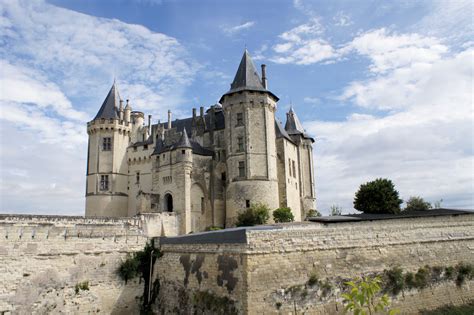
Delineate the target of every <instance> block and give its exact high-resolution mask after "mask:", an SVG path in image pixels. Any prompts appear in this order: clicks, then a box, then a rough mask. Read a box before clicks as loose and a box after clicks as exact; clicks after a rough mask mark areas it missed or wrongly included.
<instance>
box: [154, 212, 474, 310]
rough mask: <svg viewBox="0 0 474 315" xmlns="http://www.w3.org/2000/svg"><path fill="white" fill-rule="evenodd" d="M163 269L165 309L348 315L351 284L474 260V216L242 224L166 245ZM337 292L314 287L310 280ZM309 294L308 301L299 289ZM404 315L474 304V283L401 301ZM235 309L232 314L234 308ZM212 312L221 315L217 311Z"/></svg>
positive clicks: (444, 286) (159, 274)
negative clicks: (388, 272)
mask: <svg viewBox="0 0 474 315" xmlns="http://www.w3.org/2000/svg"><path fill="white" fill-rule="evenodd" d="M161 249H162V251H163V252H164V256H163V257H162V259H161V260H159V261H158V262H157V264H156V265H155V275H154V276H155V278H158V279H160V282H161V283H162V285H163V286H166V290H161V291H160V297H159V299H158V300H157V301H156V303H155V311H156V312H158V311H160V312H161V311H164V312H165V313H174V312H175V311H176V310H177V309H179V306H184V305H187V306H186V307H187V308H188V310H191V309H192V308H193V304H194V310H195V309H196V308H198V309H201V310H202V309H205V306H202V305H196V301H198V300H199V299H196V297H199V296H202V294H203V293H205V294H207V295H206V296H207V300H206V301H208V302H209V301H211V304H209V303H208V304H207V305H212V307H215V308H216V309H217V308H218V307H222V305H221V304H224V303H225V304H227V305H232V306H234V307H235V308H236V310H237V311H238V312H239V313H247V314H263V313H265V314H272V313H275V314H276V313H282V314H288V313H290V312H294V311H295V309H296V311H297V312H305V313H306V314H338V313H341V311H342V303H341V297H340V294H341V288H342V283H343V282H344V281H347V280H348V279H352V278H354V277H357V276H361V275H373V274H374V273H381V272H383V271H384V269H390V268H393V267H396V266H399V267H401V268H403V269H404V270H406V271H411V272H416V271H417V270H418V269H419V268H420V267H423V266H425V265H429V266H441V267H449V266H456V265H457V264H458V263H460V262H466V263H472V262H473V261H474V214H462V215H444V216H427V217H411V218H400V219H391V220H373V221H362V222H338V223H323V222H308V223H300V224H283V225H274V226H270V227H257V228H240V229H229V230H224V231H217V232H210V233H201V234H195V235H189V236H180V237H175V238H168V239H162V240H161ZM311 274H315V275H317V277H318V279H320V280H321V281H322V282H327V283H329V284H330V287H331V289H330V290H328V291H329V292H326V293H325V294H322V288H318V287H316V289H306V287H305V284H306V283H307V282H308V280H309V278H310V275H311ZM298 287H299V288H304V290H307V291H306V292H305V295H304V296H303V294H301V293H299V298H295V297H296V296H297V294H296V293H294V292H293V293H289V292H292V290H294V289H295V288H298ZM393 299H394V300H393V305H394V306H395V307H397V308H399V309H400V310H401V311H402V314H416V313H417V311H418V310H420V309H430V308H435V307H438V306H440V305H444V304H449V303H453V304H461V303H466V302H467V301H469V300H472V299H474V281H473V280H470V281H467V283H465V284H464V285H463V286H461V287H459V286H456V285H455V284H454V282H453V281H442V282H438V283H435V284H432V285H430V286H429V287H427V288H425V289H421V290H411V291H407V292H404V294H403V295H401V294H400V295H398V296H395V297H393ZM227 311H229V309H227ZM208 313H212V310H210V311H209V312H208Z"/></svg>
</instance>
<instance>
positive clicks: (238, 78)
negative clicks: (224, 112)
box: [219, 49, 278, 102]
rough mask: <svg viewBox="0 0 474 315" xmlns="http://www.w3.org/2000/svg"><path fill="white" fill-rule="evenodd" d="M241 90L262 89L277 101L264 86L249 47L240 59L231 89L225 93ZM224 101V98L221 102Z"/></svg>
mask: <svg viewBox="0 0 474 315" xmlns="http://www.w3.org/2000/svg"><path fill="white" fill-rule="evenodd" d="M240 91H262V92H267V93H269V94H271V95H272V96H273V97H274V98H275V99H276V100H277V101H278V97H276V96H275V95H274V94H273V93H272V92H270V91H268V90H267V89H265V88H264V87H263V84H262V80H261V79H260V75H259V74H258V72H257V70H256V69H255V65H254V64H253V61H252V58H251V57H250V54H249V52H248V50H247V49H245V51H244V55H243V56H242V60H241V61H240V64H239V68H238V69H237V73H236V74H235V77H234V81H232V83H231V85H230V90H229V91H228V92H227V93H225V94H224V95H228V94H232V93H235V92H240ZM221 101H222V98H221V100H220V101H219V102H221Z"/></svg>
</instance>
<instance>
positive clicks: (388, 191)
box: [354, 178, 403, 214]
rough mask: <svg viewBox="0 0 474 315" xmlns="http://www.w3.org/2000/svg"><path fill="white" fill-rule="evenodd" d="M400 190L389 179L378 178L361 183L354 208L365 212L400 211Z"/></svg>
mask: <svg viewBox="0 0 474 315" xmlns="http://www.w3.org/2000/svg"><path fill="white" fill-rule="evenodd" d="M402 202H403V200H401V199H400V198H399V197H398V191H396V190H395V186H394V185H393V183H392V181H391V180H389V179H384V178H378V179H376V180H374V181H371V182H367V183H365V184H362V185H360V187H359V190H358V191H357V192H356V194H355V199H354V208H355V209H357V210H359V211H362V212H365V213H391V214H398V213H400V204H401V203H402Z"/></svg>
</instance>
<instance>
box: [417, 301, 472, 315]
mask: <svg viewBox="0 0 474 315" xmlns="http://www.w3.org/2000/svg"><path fill="white" fill-rule="evenodd" d="M420 314H421V315H472V314H474V300H472V301H470V302H469V303H467V304H464V305H459V306H454V305H446V306H442V307H439V308H437V309H434V310H425V311H421V312H420Z"/></svg>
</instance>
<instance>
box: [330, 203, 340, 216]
mask: <svg viewBox="0 0 474 315" xmlns="http://www.w3.org/2000/svg"><path fill="white" fill-rule="evenodd" d="M341 214H342V208H341V207H339V206H338V205H332V206H331V215H341Z"/></svg>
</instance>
